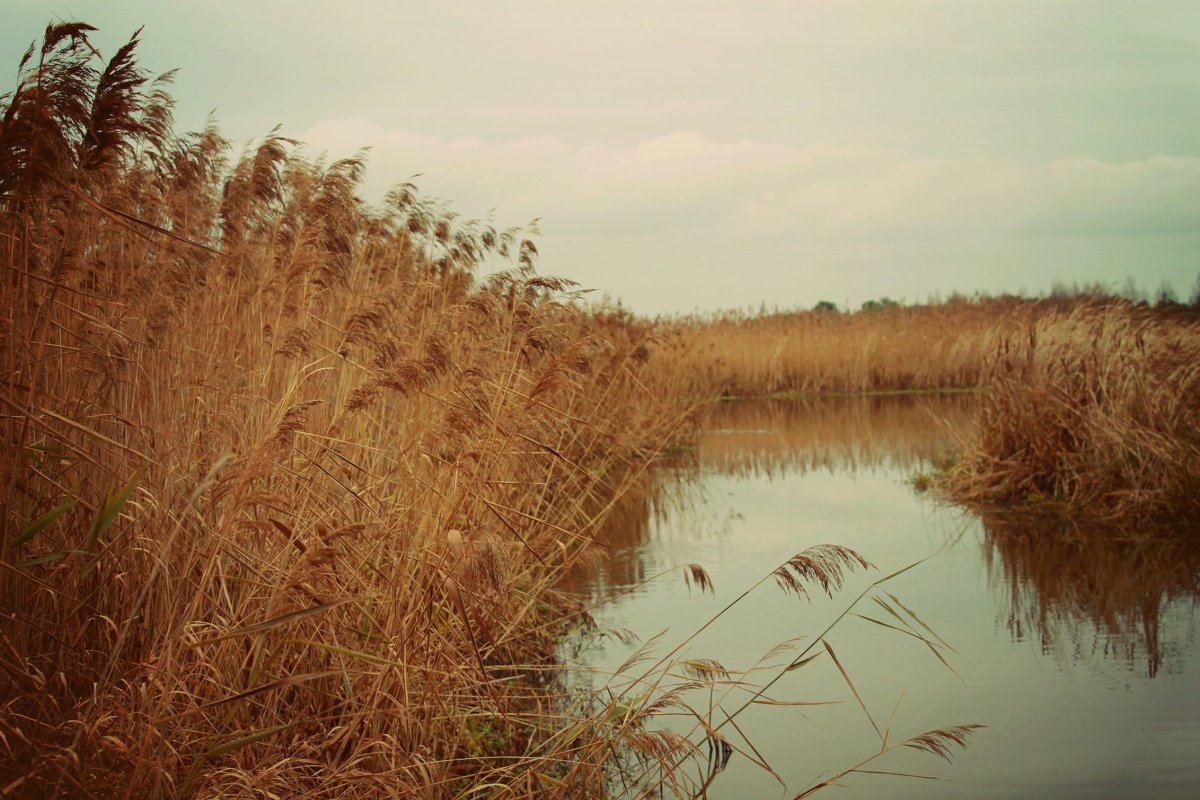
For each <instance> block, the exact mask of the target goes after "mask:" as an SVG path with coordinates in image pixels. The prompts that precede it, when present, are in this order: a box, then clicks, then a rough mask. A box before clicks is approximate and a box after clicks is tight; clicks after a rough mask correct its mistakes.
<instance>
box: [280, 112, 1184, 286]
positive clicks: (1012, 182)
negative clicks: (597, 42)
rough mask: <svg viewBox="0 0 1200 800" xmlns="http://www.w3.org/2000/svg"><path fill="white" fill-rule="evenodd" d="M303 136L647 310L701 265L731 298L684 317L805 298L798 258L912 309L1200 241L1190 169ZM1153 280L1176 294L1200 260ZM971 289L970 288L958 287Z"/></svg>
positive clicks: (676, 136)
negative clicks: (1112, 256)
mask: <svg viewBox="0 0 1200 800" xmlns="http://www.w3.org/2000/svg"><path fill="white" fill-rule="evenodd" d="M300 138H301V139H303V140H304V141H306V142H308V143H309V145H310V147H311V148H313V149H318V150H319V149H325V150H328V151H329V153H330V155H331V156H333V157H337V156H340V155H343V154H346V153H349V152H352V151H353V150H354V149H356V148H357V147H360V146H363V145H370V146H371V147H372V148H373V149H372V152H371V156H370V169H369V170H368V174H369V175H370V176H371V178H370V184H369V187H368V188H369V191H368V194H369V195H370V194H373V195H375V196H378V195H380V194H382V191H383V190H384V189H385V188H386V187H387V186H389V185H391V184H394V183H396V182H399V181H401V180H404V179H406V178H407V177H408V176H409V175H411V174H412V173H415V172H421V173H423V176H422V177H421V178H419V179H418V180H417V183H418V185H419V186H420V187H421V188H422V189H423V190H425V191H427V192H429V193H431V194H433V195H436V196H438V197H442V198H447V199H450V200H451V201H452V207H454V208H455V209H456V210H459V211H461V212H463V213H464V214H467V215H471V216H474V215H480V214H483V213H485V212H486V210H487V209H490V208H493V207H495V208H496V209H497V216H498V218H499V221H500V222H501V223H502V224H509V223H512V222H523V221H525V220H527V219H530V218H533V217H535V216H537V217H541V218H542V219H543V226H542V227H543V229H544V230H545V232H546V233H545V236H544V239H543V246H542V250H543V253H545V254H546V255H547V256H549V255H550V254H554V256H555V261H552V262H545V263H544V268H545V269H546V270H547V271H549V272H554V273H560V274H565V275H568V276H570V277H573V278H576V279H580V280H582V281H583V282H584V283H585V285H592V286H597V284H599V286H598V288H601V289H604V290H606V291H610V292H612V293H614V294H622V295H624V296H626V297H627V298H630V299H634V298H636V299H637V300H638V301H640V302H635V306H641V307H645V308H647V309H648V310H651V309H652V310H659V309H665V308H670V307H672V304H673V303H677V302H678V298H679V295H678V294H677V293H675V290H674V289H672V290H671V291H672V298H671V299H668V298H667V297H666V292H667V287H669V286H671V287H673V286H677V285H678V282H679V279H680V278H682V277H684V276H689V275H692V276H694V275H696V274H697V271H698V270H697V268H698V265H704V266H706V267H709V266H711V267H713V272H712V274H711V275H710V274H709V273H708V272H703V273H702V274H705V275H708V278H707V280H708V281H709V283H710V285H712V286H722V285H724V288H723V289H722V290H720V291H716V290H714V291H712V292H711V293H710V294H711V298H710V299H707V300H706V299H704V298H705V297H707V295H705V294H704V293H703V292H702V291H699V290H696V291H695V292H693V296H692V297H688V298H687V299H686V301H684V304H683V305H682V306H679V307H682V308H687V307H690V306H691V305H696V304H699V305H705V304H708V305H721V304H725V305H730V304H732V305H754V304H757V303H759V302H761V301H763V300H773V299H777V298H778V296H779V293H780V291H779V290H780V288H781V287H784V286H786V287H787V289H788V291H790V292H792V293H794V294H799V292H800V291H801V290H802V288H803V287H802V285H801V283H800V282H799V281H798V280H795V279H794V278H791V277H788V276H789V271H788V270H787V269H784V268H783V267H782V265H794V264H796V263H797V262H798V261H801V260H802V261H803V262H804V263H806V264H809V265H813V268H810V270H809V272H808V273H807V275H808V279H809V281H810V283H809V286H812V287H820V292H821V293H822V294H824V295H832V296H835V297H836V296H839V295H842V296H855V295H856V293H857V292H858V291H860V290H861V289H860V287H858V286H855V285H854V283H855V279H854V278H853V277H852V276H853V275H854V274H855V273H856V271H857V270H859V268H860V267H863V266H865V265H866V264H867V263H868V262H869V261H872V260H874V261H875V262H876V263H877V264H878V263H879V261H880V260H881V259H884V260H887V261H888V262H890V263H895V264H897V265H899V266H900V267H903V268H904V269H910V270H913V271H914V272H913V274H912V275H911V276H909V277H907V278H906V279H905V281H904V282H903V283H904V285H908V286H912V287H914V289H915V291H910V292H909V293H908V294H909V296H910V297H913V295H914V294H916V295H919V296H924V295H925V294H928V293H930V292H933V291H945V290H948V289H949V288H953V287H954V286H958V287H964V286H965V287H972V288H973V286H989V287H992V288H996V287H995V286H994V283H995V282H994V280H991V279H990V278H988V277H987V270H988V269H989V268H995V267H996V265H997V264H998V263H999V264H1001V265H1002V266H1003V265H1004V264H1005V263H1007V261H1006V260H1010V261H1011V260H1019V261H1021V262H1022V264H1021V266H1020V268H1019V269H1016V268H1011V269H1008V273H1007V274H1009V275H1010V276H1013V275H1019V276H1024V277H1023V278H1022V280H1027V279H1028V278H1030V277H1032V278H1034V279H1036V278H1037V277H1038V276H1039V275H1049V276H1050V278H1054V277H1061V278H1064V279H1079V273H1078V269H1079V266H1089V267H1090V266H1093V265H1094V264H1095V263H1096V261H1095V260H1094V259H1091V258H1088V259H1087V260H1086V261H1083V262H1081V264H1080V265H1078V266H1077V265H1068V266H1066V267H1063V265H1062V264H1057V263H1056V264H1054V265H1047V264H1038V259H1039V258H1042V259H1049V258H1050V257H1051V253H1053V257H1054V258H1055V259H1056V260H1057V259H1061V258H1062V245H1061V242H1058V243H1057V244H1055V245H1053V247H1050V246H1048V245H1047V246H1042V245H1037V244H1036V241H1037V240H1047V239H1048V240H1068V239H1069V240H1080V239H1083V240H1101V239H1112V238H1125V239H1131V240H1136V239H1144V238H1146V237H1154V236H1162V235H1169V236H1175V237H1178V236H1184V237H1187V236H1200V158H1182V157H1166V156H1153V157H1150V158H1146V159H1143V160H1139V161H1132V162H1128V163H1108V162H1103V161H1098V160H1087V159H1061V160H1054V161H1049V162H1046V163H1027V162H1018V161H1013V160H1003V159H987V158H914V157H910V156H906V155H905V154H902V153H898V152H894V151H886V150H880V149H869V148H845V147H831V146H816V145H814V146H805V147H798V146H794V145H787V144H779V143H772V142H765V141H754V140H741V141H716V140H713V139H710V138H707V137H705V136H703V135H701V134H698V133H695V132H686V131H681V132H675V133H671V134H667V135H663V136H658V137H654V138H650V139H646V140H643V141H638V142H633V143H630V144H626V145H623V146H616V145H609V144H588V145H576V144H572V143H568V142H564V141H561V140H559V139H555V138H550V137H532V138H524V139H517V140H513V141H499V140H486V139H481V138H476V137H459V138H442V137H436V136H427V135H422V134H420V133H417V132H414V131H409V130H402V129H385V128H382V127H381V126H378V125H375V124H373V123H370V122H365V121H362V120H326V121H324V122H321V123H320V124H318V125H316V126H314V127H313V128H312V129H310V130H309V131H307V132H305V133H303V134H301V136H300ZM651 239H653V240H654V242H653V244H649V241H650V240H651ZM632 241H639V242H640V243H641V244H639V245H638V246H633V245H631V242H632ZM1031 242H1035V243H1033V244H1031ZM1094 243H1095V242H1094V241H1093V244H1094ZM1039 247H1042V250H1041V251H1039ZM1047 247H1048V248H1049V249H1046V248H1047ZM1085 250H1086V248H1085ZM1161 250H1162V248H1158V251H1156V252H1159V251H1161ZM1168 250H1170V248H1168ZM1039 252H1040V253H1041V255H1039ZM1082 252H1083V251H1080V253H1082ZM1123 252H1131V251H1129V250H1128V248H1126V250H1125V251H1123ZM1132 252H1136V251H1132ZM1170 252H1171V253H1175V252H1176V250H1170ZM751 253H753V258H752V259H747V255H748V254H751ZM1159 256H1160V257H1161V252H1159ZM1169 258H1170V259H1175V258H1177V256H1176V255H1170V256H1169ZM748 261H749V263H747V262H748ZM733 263H737V264H739V267H738V272H737V274H738V280H737V281H736V282H734V283H733V284H729V282H728V281H727V280H726V277H725V276H723V275H721V274H720V273H721V269H722V268H721V266H720V265H728V264H733ZM939 265H940V266H939ZM952 267H953V271H952V272H951V271H950V270H951V268H952ZM1047 267H1052V268H1053V269H1057V270H1058V272H1057V273H1053V274H1052V273H1051V272H1050V271H1048V269H1047ZM1162 268H1163V269H1165V270H1166V273H1164V274H1166V275H1168V276H1172V277H1174V276H1176V275H1177V276H1178V280H1177V282H1178V283H1179V284H1180V288H1181V289H1186V288H1187V286H1188V285H1189V284H1190V277H1188V276H1189V275H1190V270H1192V269H1194V262H1193V263H1191V264H1176V263H1174V262H1172V263H1168V264H1164V265H1162ZM938 269H941V270H942V272H941V273H938V272H937V270H938ZM1107 269H1108V270H1109V272H1110V273H1112V271H1113V270H1114V269H1119V265H1109V267H1107ZM881 270H882V272H883V274H884V275H886V274H888V270H887V269H886V267H882V266H881ZM1172 270H1174V272H1172ZM1134 271H1135V267H1134V266H1133V265H1131V266H1130V270H1129V272H1126V273H1124V274H1115V273H1113V274H1107V273H1106V274H1095V275H1093V276H1092V279H1097V280H1109V281H1112V282H1114V283H1117V282H1120V280H1122V279H1123V278H1124V277H1125V275H1127V274H1130V273H1132V272H1134ZM923 274H926V275H927V277H922V275H923ZM971 274H975V275H977V276H978V279H977V280H975V281H971V280H969V279H964V277H968V278H969V276H970V275H971ZM939 275H940V277H939ZM839 276H840V277H841V280H842V283H844V284H846V285H845V286H844V287H843V288H839V284H838V277H839ZM951 280H953V286H952V285H948V283H949V282H950V281H951ZM876 282H877V283H880V281H878V280H877V281H876ZM886 283H887V279H886V278H885V279H884V280H883V281H882V284H884V285H886ZM725 284H728V285H725ZM655 287H657V288H655ZM895 288H896V287H893V289H892V293H893V294H895V293H898V292H896V291H895ZM1001 288H1009V289H1016V288H1017V285H1012V286H1007V287H1001ZM1030 288H1037V287H1036V286H1034V287H1030ZM722 301H723V302H722ZM797 302H803V299H798V300H797Z"/></svg>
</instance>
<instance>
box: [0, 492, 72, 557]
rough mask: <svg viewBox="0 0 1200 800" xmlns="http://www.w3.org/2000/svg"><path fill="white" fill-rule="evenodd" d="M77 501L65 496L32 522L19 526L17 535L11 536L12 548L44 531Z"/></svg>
mask: <svg viewBox="0 0 1200 800" xmlns="http://www.w3.org/2000/svg"><path fill="white" fill-rule="evenodd" d="M78 502H79V501H78V500H76V499H75V498H74V497H67V498H66V499H65V500H63V501H62V502H61V503H59V504H58V505H56V506H55V507H54V508H52V509H50V510H49V511H47V512H46V513H45V514H42V515H41V516H40V517H38V518H37V519H35V520H34V521H33V522H30V523H29V524H28V525H26V526H25V527H23V528H21V530H20V532H19V533H17V535H16V536H14V537H13V540H12V543H11V546H12V547H14V548H17V547H20V546H21V545H23V544H25V543H26V542H28V541H29V540H30V539H32V538H33V537H34V536H37V535H38V534H39V533H41V532H42V531H44V530H45V529H46V528H48V527H50V525H51V524H52V523H53V522H54V520H56V519H58V518H59V517H61V516H62V515H63V514H65V513H67V512H68V511H70V510H71V509H72V508H74V507H75V504H76V503H78Z"/></svg>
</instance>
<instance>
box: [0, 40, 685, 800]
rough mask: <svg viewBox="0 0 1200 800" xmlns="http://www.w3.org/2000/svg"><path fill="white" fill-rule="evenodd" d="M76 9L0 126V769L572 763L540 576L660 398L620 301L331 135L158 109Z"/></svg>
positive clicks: (574, 549) (339, 774) (552, 774)
mask: <svg viewBox="0 0 1200 800" xmlns="http://www.w3.org/2000/svg"><path fill="white" fill-rule="evenodd" d="M88 30H89V28H87V26H82V25H77V24H71V25H60V26H51V28H50V29H49V30H48V31H47V36H46V39H45V42H44V45H43V49H42V50H41V51H37V52H34V53H33V54H32V56H31V57H30V59H28V60H27V62H26V63H25V64H24V66H23V71H22V82H21V84H20V87H19V89H18V91H17V93H16V94H15V95H12V96H9V97H8V98H6V111H7V113H6V115H5V116H4V123H3V128H0V145H2V147H0V158H2V159H3V169H0V174H3V176H4V184H3V186H2V187H0V188H2V189H3V194H2V195H0V198H2V201H3V217H2V222H0V237H2V238H0V244H2V246H3V252H4V303H3V309H4V310H3V314H4V318H3V330H2V331H0V337H2V338H0V350H2V352H0V358H2V361H0V364H2V366H0V369H2V370H3V389H2V390H0V397H2V398H3V409H2V413H3V416H2V418H0V426H2V435H3V438H4V455H3V459H2V462H3V475H2V478H3V492H4V495H3V498H4V505H3V535H2V537H0V568H2V570H0V613H2V614H3V617H4V625H3V626H2V630H0V662H2V663H3V667H4V671H3V674H4V676H5V677H4V680H3V682H2V683H0V747H2V748H3V750H4V755H3V757H0V764H3V766H0V790H2V791H3V793H4V794H5V796H10V795H11V796H19V797H42V796H53V795H57V794H62V795H69V796H98V797H109V796H112V797H116V796H120V797H129V796H145V797H172V796H192V795H196V796H243V795H250V794H254V795H256V796H259V795H261V794H262V793H273V794H275V795H277V796H287V797H305V796H311V797H318V796H320V797H352V796H370V797H374V796H378V795H379V794H380V793H381V792H383V793H386V794H392V795H397V796H400V795H403V796H414V797H439V796H449V795H456V794H459V793H462V792H464V791H466V790H467V789H468V788H469V787H472V786H477V787H479V786H488V785H491V786H493V787H502V786H503V787H508V790H509V791H511V792H514V793H521V794H529V795H535V794H556V795H559V794H561V795H568V794H573V795H578V796H594V795H595V794H596V793H599V792H601V791H603V789H604V785H605V780H606V768H605V764H606V763H607V762H608V761H609V760H610V759H611V751H612V749H613V747H612V744H611V742H610V740H611V739H612V738H614V737H619V736H620V735H622V732H623V728H621V726H613V725H599V724H594V725H591V727H589V728H588V729H587V731H588V735H587V736H584V735H583V733H581V734H580V735H579V737H564V736H562V730H563V728H564V726H565V725H567V724H568V722H569V721H568V720H565V719H562V718H561V714H562V710H561V708H560V707H559V705H558V701H557V699H556V695H555V693H556V691H557V690H556V689H555V687H554V683H553V681H551V680H550V678H552V677H553V676H554V674H555V670H556V669H557V667H556V659H555V653H554V647H555V643H556V641H557V638H558V636H559V635H560V634H561V631H562V630H563V628H564V626H565V625H566V624H567V622H568V621H569V620H570V618H571V614H572V609H571V607H570V605H569V604H566V603H565V602H564V601H563V600H561V599H559V597H558V595H557V594H556V593H555V591H554V590H553V588H552V587H553V582H554V580H555V579H556V576H557V575H558V574H559V573H560V572H561V571H562V570H564V569H566V568H568V567H569V566H570V564H571V563H572V562H573V561H574V560H576V559H577V558H579V557H580V554H581V553H583V552H584V551H585V549H586V545H587V544H588V542H589V541H590V540H591V538H592V536H593V535H594V532H595V531H596V529H597V526H598V525H599V524H600V523H601V521H602V520H603V519H604V517H605V516H606V514H607V513H608V511H609V509H610V508H611V506H612V504H613V502H614V500H615V499H616V498H619V497H620V495H621V494H622V493H623V491H624V490H625V488H626V487H627V486H628V485H629V484H630V482H631V481H633V480H636V478H637V476H638V474H639V473H640V472H641V471H643V470H644V469H645V468H646V466H647V465H648V464H649V463H650V461H651V460H652V459H653V457H654V456H655V454H656V453H657V452H658V450H659V449H660V448H661V447H662V446H663V445H664V444H665V443H667V442H670V441H672V440H673V439H674V438H676V437H678V436H680V435H682V434H684V433H686V432H687V431H689V430H690V429H691V427H692V426H693V425H694V422H695V415H694V414H693V413H692V409H690V408H689V407H688V405H687V404H686V403H684V402H682V401H679V400H676V399H672V398H660V397H656V396H654V395H652V394H650V393H649V392H647V391H646V390H645V389H644V388H643V384H642V381H641V380H640V379H639V373H641V372H643V371H644V370H645V369H646V367H645V364H646V362H647V360H648V359H650V358H651V357H652V355H651V351H652V350H653V345H652V344H650V345H649V346H648V343H647V341H646V335H645V334H646V332H645V330H644V328H645V326H644V325H641V324H639V323H636V322H634V321H633V320H631V319H630V318H628V317H624V316H622V315H619V314H601V315H591V316H586V315H584V314H583V313H582V312H581V311H579V310H578V308H577V307H576V306H575V304H574V303H573V296H572V294H571V290H572V287H571V286H570V285H569V283H568V282H565V281H559V280H556V279H552V278H545V277H541V276H538V275H537V274H536V273H535V272H534V271H533V261H534V258H535V256H536V248H535V247H534V245H533V244H532V242H530V241H528V240H525V239H522V238H521V234H520V232H519V231H512V230H509V231H496V230H494V229H493V228H492V226H490V225H489V224H488V223H486V222H481V223H462V224H460V223H458V221H457V220H455V219H454V218H453V217H452V215H450V214H448V213H444V212H441V211H439V210H438V209H436V208H434V207H431V206H429V205H428V204H426V203H425V202H424V201H422V200H421V199H420V198H419V197H418V196H417V195H416V194H415V193H414V192H413V191H412V188H411V187H407V186H406V187H400V188H399V189H398V190H397V191H396V192H393V193H392V195H390V196H389V199H388V203H387V205H386V207H385V208H383V209H371V208H368V207H366V206H364V205H363V204H362V203H361V202H360V201H358V200H357V198H356V197H355V191H356V187H357V184H358V182H359V180H360V179H361V174H362V162H361V159H357V158H355V159H347V160H343V161H338V162H335V163H332V164H324V163H319V162H312V161H307V160H304V159H301V158H298V157H296V156H295V155H293V154H292V147H291V142H290V141H289V140H287V139H284V138H282V137H279V136H270V137H267V138H266V139H264V140H263V141H262V142H261V143H260V144H259V145H258V146H256V147H254V148H251V149H249V150H247V151H246V152H244V153H243V154H242V155H241V156H240V157H238V158H236V159H233V160H229V159H228V158H227V156H226V150H227V144H226V143H225V142H224V140H222V139H221V137H220V136H219V134H218V133H217V132H216V131H215V129H211V128H210V129H208V130H206V131H204V132H202V133H200V134H196V135H190V136H185V137H182V138H176V137H174V136H173V135H172V134H170V132H169V110H170V100H169V97H168V96H167V95H166V94H165V93H164V92H162V91H160V89H161V87H158V88H155V87H154V86H153V85H152V84H149V83H147V82H146V80H145V76H144V75H142V74H141V72H140V71H138V70H137V69H136V67H135V66H134V65H133V62H132V52H133V44H134V43H132V42H131V45H130V46H128V47H127V48H126V49H123V50H122V51H121V53H120V54H118V56H117V57H115V58H114V59H113V60H112V62H110V63H109V65H108V66H107V67H103V68H98V67H95V66H93V64H94V57H93V54H92V51H91V50H90V47H89V46H88V45H87V42H86V35H87V33H88ZM101 112H102V113H101ZM148 120H149V121H151V122H153V121H155V120H158V121H159V122H160V123H162V124H158V125H157V126H155V125H150V124H148V123H147V121H148ZM164 120H165V121H164ZM485 259H487V260H499V261H501V262H502V263H504V262H508V263H510V264H511V269H510V270H509V271H508V272H504V273H500V274H497V275H494V276H492V277H489V278H487V279H484V280H477V279H475V278H474V277H473V273H474V272H475V271H476V270H477V268H478V265H479V264H481V263H482V262H483V261H484V260H485ZM555 736H558V737H559V739H558V740H554V739H553V737H555ZM576 739H578V741H576ZM552 740H553V741H557V744H556V745H555V747H553V748H546V746H545V745H546V743H547V742H548V741H552Z"/></svg>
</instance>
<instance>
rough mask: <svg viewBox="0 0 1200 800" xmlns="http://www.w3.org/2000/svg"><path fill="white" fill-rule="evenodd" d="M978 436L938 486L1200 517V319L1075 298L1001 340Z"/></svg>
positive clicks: (972, 497)
mask: <svg viewBox="0 0 1200 800" xmlns="http://www.w3.org/2000/svg"><path fill="white" fill-rule="evenodd" d="M984 382H985V384H986V386H987V391H986V392H985V393H984V395H983V397H982V398H981V411H980V415H979V424H978V433H977V435H976V437H975V438H974V439H973V440H971V441H969V442H968V443H966V445H965V447H964V451H963V453H962V455H961V457H960V458H959V460H958V461H957V463H956V464H955V465H954V466H953V467H952V468H951V469H950V470H949V471H948V472H947V473H946V474H945V475H944V476H943V478H942V480H941V485H942V487H943V489H945V491H947V492H948V493H949V494H950V495H951V496H953V497H955V498H956V499H959V500H963V501H966V502H970V503H976V504H982V505H989V506H991V505H996V504H1012V503H1029V502H1032V503H1041V502H1044V501H1048V502H1050V503H1051V504H1053V505H1057V506H1059V507H1063V508H1065V509H1066V510H1068V511H1070V512H1072V513H1074V514H1082V515H1086V516H1093V517H1102V518H1109V519H1126V520H1139V521H1142V522H1153V521H1171V520H1178V519H1192V520H1194V519H1196V518H1197V516H1200V318H1198V317H1197V316H1196V315H1195V314H1194V313H1192V312H1190V311H1186V310H1177V311H1175V312H1173V313H1162V312H1154V311H1152V310H1150V309H1148V308H1145V307H1139V306H1135V305H1133V304H1130V303H1109V304H1104V305H1092V304H1086V303H1085V304H1081V305H1080V306H1078V307H1077V308H1075V309H1074V310H1072V311H1070V312H1067V313H1052V314H1049V315H1046V316H1044V317H1043V318H1041V319H1039V320H1038V321H1037V322H1036V323H1035V324H1032V325H1030V326H1029V327H1028V328H1027V329H1026V330H1025V331H1024V332H1023V333H1021V334H1020V335H1016V336H1008V337H1005V338H1003V339H1002V340H1001V341H1000V343H999V345H998V346H997V348H996V350H995V352H994V353H993V354H992V355H991V357H990V358H989V359H988V361H987V366H986V371H985V377H984Z"/></svg>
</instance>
